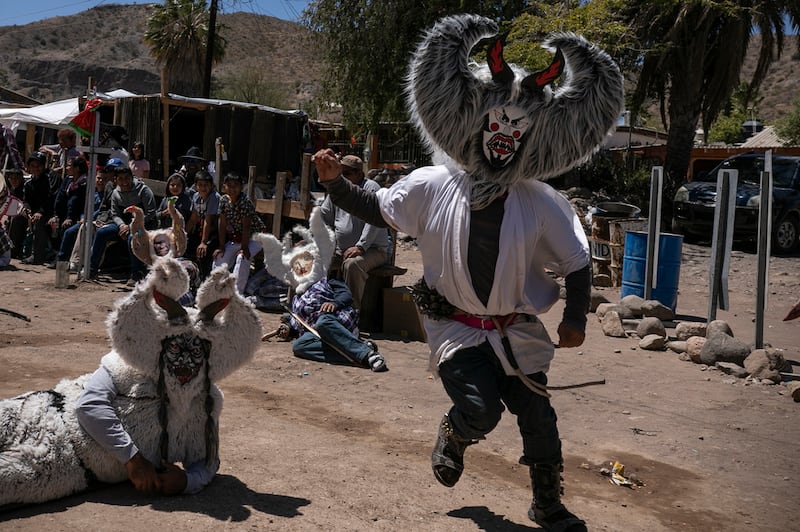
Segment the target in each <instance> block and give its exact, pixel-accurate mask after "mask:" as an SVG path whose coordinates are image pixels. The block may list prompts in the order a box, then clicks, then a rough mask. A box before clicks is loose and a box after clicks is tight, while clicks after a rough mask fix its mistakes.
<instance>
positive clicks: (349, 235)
mask: <svg viewBox="0 0 800 532" xmlns="http://www.w3.org/2000/svg"><path fill="white" fill-rule="evenodd" d="M341 165H342V175H343V176H344V178H345V179H347V180H348V181H350V182H351V183H353V184H354V185H356V186H358V187H361V188H362V189H363V190H366V191H369V192H375V191H376V190H379V189H380V188H381V187H380V185H378V184H377V183H376V182H375V181H373V180H371V179H366V178H365V177H364V170H363V167H364V163H363V162H362V161H361V159H360V158H358V157H356V156H355V155H345V156H344V157H342V160H341ZM322 216H323V219H324V220H325V223H326V224H328V225H329V226H332V227H333V229H334V233H335V234H336V254H335V255H334V257H333V260H332V261H331V266H330V269H331V271H332V272H336V275H337V277H339V278H341V279H342V280H343V281H344V282H345V284H346V285H347V287H348V288H349V289H350V292H352V294H353V306H354V307H355V308H357V309H360V308H361V297H362V296H363V295H364V287H365V286H366V284H367V277H369V271H370V270H372V269H373V268H377V267H378V266H380V265H382V264H385V263H386V261H387V260H388V258H389V233H388V232H387V230H386V228H382V227H376V226H374V225H370V224H368V223H366V222H365V221H364V220H362V219H360V218H357V217H355V216H353V215H351V214H349V213H348V212H346V211H344V210H343V209H340V208H338V207H336V206H335V205H334V204H333V202H332V201H331V198H330V196H328V197H327V198H325V201H324V202H323V204H322Z"/></svg>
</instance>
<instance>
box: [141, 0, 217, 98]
mask: <svg viewBox="0 0 800 532" xmlns="http://www.w3.org/2000/svg"><path fill="white" fill-rule="evenodd" d="M208 20H209V12H208V9H207V7H206V2H205V0H165V1H164V3H163V4H161V5H158V4H157V5H155V6H154V8H153V14H152V15H150V17H149V18H148V19H147V29H146V30H145V33H144V41H145V43H147V44H148V45H149V46H150V55H152V56H153V57H154V58H155V59H156V64H157V65H158V66H159V68H160V69H161V92H162V93H166V92H169V90H170V89H172V90H174V91H176V92H179V93H181V94H184V95H187V96H195V95H198V94H200V92H201V88H202V83H203V78H204V73H205V62H206V39H207V36H208V32H209V27H208ZM224 54H225V40H224V39H223V38H222V37H220V36H219V34H218V33H217V34H216V36H215V38H214V53H213V58H214V61H219V60H221V59H222V57H223V56H224Z"/></svg>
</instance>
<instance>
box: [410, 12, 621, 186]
mask: <svg viewBox="0 0 800 532" xmlns="http://www.w3.org/2000/svg"><path fill="white" fill-rule="evenodd" d="M496 33H497V24H496V23H495V22H493V21H492V20H490V19H487V18H483V17H480V16H476V15H458V16H452V17H446V18H444V19H442V20H440V21H439V22H438V23H437V24H436V25H435V26H434V27H433V28H432V29H431V30H429V31H428V32H427V33H426V35H425V36H424V38H423V40H422V42H421V43H420V45H419V46H418V48H417V50H416V52H415V53H414V56H413V58H412V60H411V64H410V67H409V74H408V80H407V84H406V98H407V102H408V105H409V108H410V111H411V117H412V120H413V122H414V123H415V124H416V126H417V127H418V129H419V130H420V132H421V134H422V137H423V138H424V139H425V140H426V142H427V144H428V147H429V148H430V149H431V151H434V152H444V153H445V154H447V156H449V158H451V159H452V160H454V161H455V162H456V163H457V164H458V165H460V166H461V167H462V168H464V169H465V170H466V171H467V173H468V174H469V175H470V178H471V179H472V180H473V181H474V182H483V183H490V184H492V185H494V187H495V188H497V187H507V186H509V185H512V184H514V183H517V182H519V181H521V180H524V179H547V178H550V177H554V176H557V175H560V174H562V173H564V172H566V171H567V170H569V169H570V168H572V167H574V166H576V165H578V164H580V163H581V162H583V161H585V160H586V159H587V158H588V157H589V156H590V155H591V153H592V152H593V151H594V150H595V149H596V148H597V146H598V145H600V144H601V143H602V141H603V139H604V138H605V136H606V135H607V134H608V132H609V130H610V129H611V128H612V127H614V124H615V122H616V120H617V118H618V116H619V114H620V112H621V111H622V108H623V102H624V100H623V98H624V93H623V83H622V81H623V80H622V75H621V74H620V72H619V68H618V67H617V65H616V64H615V63H614V62H613V61H612V60H611V58H610V57H609V56H608V54H606V53H605V52H603V51H602V50H600V49H599V48H597V47H596V46H594V45H592V44H590V43H589V42H587V41H586V40H585V39H583V38H582V37H579V36H577V35H574V34H571V33H554V34H552V35H551V36H550V37H549V39H548V40H547V41H546V42H545V43H544V46H545V47H546V48H548V49H551V50H555V51H556V54H555V57H554V60H553V63H552V64H551V65H550V67H549V68H547V69H545V70H543V71H542V72H537V73H533V74H529V75H528V74H526V72H525V71H524V70H522V69H520V68H517V67H513V68H512V67H511V66H510V65H508V64H507V63H506V62H505V60H504V59H503V54H502V51H503V48H502V43H501V42H500V41H499V40H498V41H496V42H495V43H494V44H493V45H492V46H491V47H490V49H489V53H488V57H487V60H488V61H487V62H488V65H487V66H486V67H483V69H482V70H479V71H477V72H476V71H475V70H474V69H473V68H471V67H470V64H469V53H470V50H471V49H472V47H473V46H474V45H475V44H476V43H477V42H478V41H479V40H481V39H483V38H486V37H491V36H493V35H496ZM559 76H561V78H562V82H561V83H560V84H559V85H558V86H557V87H556V88H551V87H550V86H549V85H550V84H551V83H553V81H555V79H556V78H558V77H559ZM504 111H505V112H504ZM504 128H507V133H504V131H503V130H504Z"/></svg>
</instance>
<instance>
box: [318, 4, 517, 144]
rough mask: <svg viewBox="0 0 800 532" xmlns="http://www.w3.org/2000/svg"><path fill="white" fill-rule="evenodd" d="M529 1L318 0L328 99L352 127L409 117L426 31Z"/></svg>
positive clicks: (501, 14)
mask: <svg viewBox="0 0 800 532" xmlns="http://www.w3.org/2000/svg"><path fill="white" fill-rule="evenodd" d="M526 4H527V2H526V1H525V0H503V1H496V2H487V1H485V0H442V1H429V2H424V3H420V2H418V1H416V0H394V1H386V0H315V1H313V2H311V3H310V4H309V6H308V8H307V9H306V11H305V12H304V13H303V18H304V22H305V24H306V26H308V28H309V29H311V30H312V32H313V35H314V43H315V44H316V47H317V49H318V50H319V53H320V54H321V57H323V58H324V60H325V72H324V75H323V76H322V79H323V80H324V81H323V86H322V91H323V98H324V99H325V100H326V101H328V102H331V103H334V104H339V105H341V106H342V113H343V119H344V122H345V124H347V125H348V127H350V128H355V126H357V125H364V126H366V127H367V128H371V129H374V127H375V125H376V124H377V123H378V122H380V121H394V120H406V119H407V114H406V106H405V101H404V99H403V80H404V78H405V76H406V67H407V65H408V61H409V58H410V55H411V52H412V51H413V50H414V48H415V47H416V45H417V43H418V42H419V40H420V37H421V34H422V31H423V30H425V29H427V28H428V27H430V26H431V25H432V24H433V23H434V22H435V21H436V20H437V19H439V18H441V17H443V16H445V15H449V14H456V13H464V12H469V13H478V14H483V15H486V16H489V17H492V18H494V19H496V20H498V21H505V20H510V19H511V18H512V17H514V16H516V15H518V14H519V13H520V12H521V11H522V9H523V8H524V7H525V6H526Z"/></svg>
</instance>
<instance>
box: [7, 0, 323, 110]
mask: <svg viewBox="0 0 800 532" xmlns="http://www.w3.org/2000/svg"><path fill="white" fill-rule="evenodd" d="M148 14H149V8H148V7H147V6H144V5H103V6H99V7H95V8H92V9H89V10H87V11H84V12H82V13H80V14H77V15H72V16H66V17H52V18H48V19H45V20H42V21H39V22H33V23H30V24H26V25H23V26H16V25H15V26H5V27H0V65H2V66H0V86H5V87H7V88H9V89H12V90H14V91H17V92H19V93H22V94H24V95H26V96H30V97H32V98H35V99H37V100H39V101H42V102H48V101H52V100H56V99H61V98H67V97H71V96H78V95H81V94H83V93H84V92H85V91H86V86H87V83H88V79H89V77H90V76H91V77H93V78H94V79H95V81H96V82H97V85H98V89H100V90H102V91H108V90H112V89H116V88H125V89H128V90H131V91H133V92H136V93H140V94H150V93H157V92H158V91H159V76H158V69H157V67H156V64H155V61H154V60H153V58H151V57H150V55H149V48H148V47H147V46H146V45H145V44H144V43H143V41H142V35H143V34H144V29H145V22H146V19H147V16H148ZM218 21H219V23H220V34H221V35H222V36H223V37H224V38H225V39H226V40H227V43H228V44H227V48H226V55H225V59H224V60H223V61H222V62H221V63H220V64H218V65H217V66H215V69H214V77H215V78H216V79H219V78H220V77H225V76H228V75H231V74H234V73H241V72H245V71H247V70H248V69H259V70H260V71H261V73H263V74H264V78H265V79H267V80H269V81H271V82H275V83H278V84H280V85H281V86H282V87H283V89H284V91H283V92H284V93H285V96H286V98H285V100H286V101H285V102H284V103H286V105H285V106H286V107H291V108H305V107H306V106H307V105H308V104H309V103H310V101H311V100H312V99H313V98H314V96H315V94H316V93H317V92H318V88H317V87H318V85H319V83H318V80H319V71H320V63H319V61H318V60H317V59H316V57H315V54H314V53H313V51H311V49H310V48H309V43H308V32H307V31H306V30H305V29H304V28H303V27H302V26H300V25H299V24H297V23H294V22H289V21H285V20H280V19H277V18H273V17H269V16H264V15H256V14H253V13H233V14H221V15H220V16H219V17H218ZM212 96H213V94H212Z"/></svg>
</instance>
